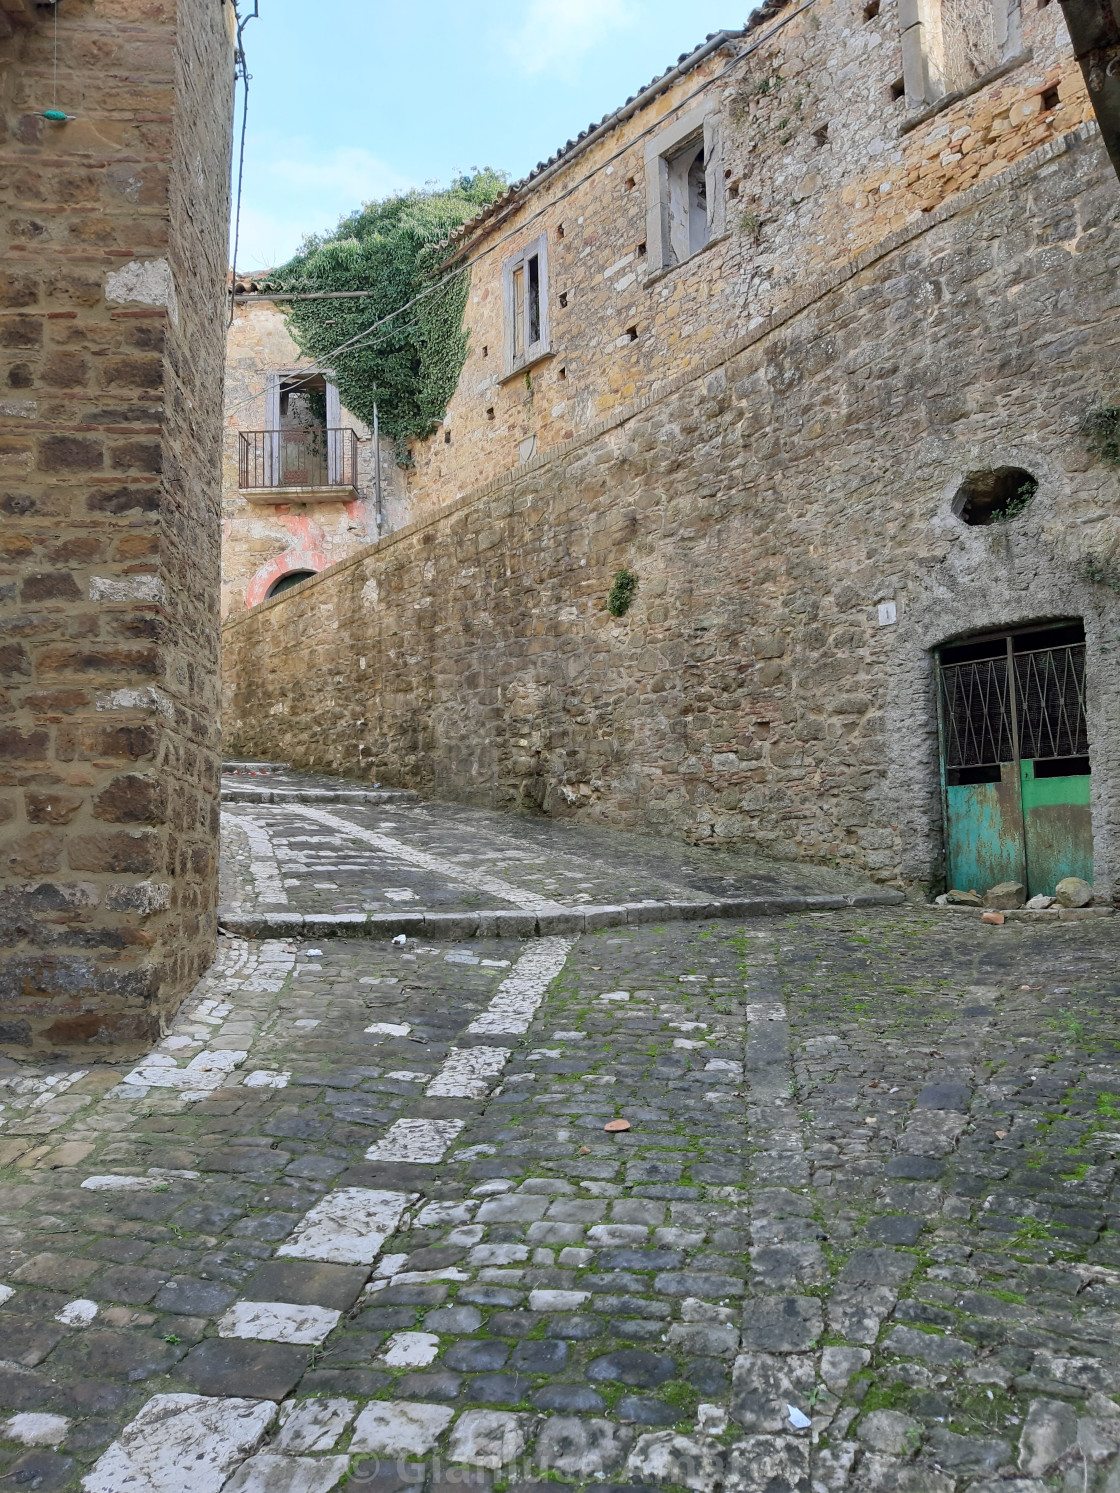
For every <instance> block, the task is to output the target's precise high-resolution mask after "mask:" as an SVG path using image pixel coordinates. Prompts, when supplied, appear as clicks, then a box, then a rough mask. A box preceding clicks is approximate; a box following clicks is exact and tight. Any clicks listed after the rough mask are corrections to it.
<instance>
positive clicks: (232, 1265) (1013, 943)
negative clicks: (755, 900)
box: [0, 908, 1120, 1493]
mask: <svg viewBox="0 0 1120 1493" xmlns="http://www.w3.org/2000/svg"><path fill="white" fill-rule="evenodd" d="M1118 955H1120V934H1118V931H1117V923H1116V921H1115V920H1111V921H1110V920H1102V921H1099V922H1095V923H1089V922H1082V923H1077V924H1051V925H1048V926H1046V927H1044V928H1039V927H1036V926H1028V925H1024V924H1021V923H1017V924H1016V923H1009V924H1007V925H1005V926H1004V927H989V926H985V925H982V924H979V923H974V922H972V921H971V920H968V921H965V920H958V919H946V918H944V917H939V916H938V915H937V913H936V912H935V911H934V910H926V909H914V908H905V909H899V910H882V909H867V910H859V909H847V910H844V911H840V912H812V913H806V914H801V915H798V916H796V917H788V918H771V919H763V920H758V921H755V922H752V923H749V924H739V925H736V924H734V923H729V922H723V921H721V922H715V921H712V920H707V919H704V920H697V921H692V922H677V923H666V924H664V925H656V924H650V925H641V926H637V927H633V928H629V927H628V928H625V929H618V930H601V931H598V932H593V933H585V934H583V935H579V936H576V935H569V936H566V937H557V938H555V939H553V940H548V941H546V942H545V943H542V942H536V941H532V942H525V941H521V940H518V939H514V938H506V939H498V938H495V939H484V940H476V941H474V942H473V943H471V944H470V945H469V946H466V945H464V946H463V947H462V948H452V949H448V947H447V946H446V945H440V944H433V943H427V942H425V941H424V940H413V939H411V938H410V939H408V941H407V942H406V943H405V944H404V945H403V946H400V945H397V946H394V945H392V944H390V943H388V942H385V943H378V942H376V941H374V940H363V941H344V940H338V941H335V942H332V943H331V944H330V945H324V946H322V949H321V952H320V951H319V946H318V945H311V944H309V943H307V942H294V941H293V942H288V941H282V940H274V941H264V942H259V943H247V942H245V941H242V940H238V939H223V940H222V951H221V956H220V959H219V962H218V964H217V965H216V966H215V968H214V969H213V970H212V971H211V973H210V974H209V975H208V976H207V978H206V980H204V981H203V983H202V985H201V987H200V988H199V990H198V991H197V992H196V994H195V996H194V997H193V998H192V1000H191V1001H190V1002H189V1003H188V1005H187V1006H186V1007H185V1008H184V1010H183V1012H182V1013H181V1014H180V1016H179V1018H177V1020H176V1022H175V1023H174V1026H173V1030H172V1031H171V1032H170V1033H169V1035H168V1036H167V1037H166V1038H164V1039H163V1040H162V1041H161V1043H160V1044H159V1046H158V1048H157V1049H156V1050H155V1051H154V1052H153V1053H152V1054H150V1055H149V1057H147V1058H146V1059H144V1060H143V1062H141V1063H138V1064H135V1065H133V1066H131V1067H127V1068H125V1067H122V1068H119V1069H114V1068H111V1067H109V1066H106V1065H101V1066H99V1065H91V1066H88V1067H87V1068H85V1069H75V1068H69V1067H67V1068H63V1067H53V1068H52V1067H31V1066H27V1067H22V1068H17V1066H16V1065H14V1064H10V1063H9V1064H5V1065H4V1066H3V1067H2V1068H0V1102H2V1103H3V1104H4V1106H5V1108H4V1109H3V1111H0V1164H2V1165H3V1168H4V1169H3V1172H2V1180H3V1191H2V1194H0V1197H2V1212H0V1478H3V1479H5V1480H6V1482H5V1485H10V1486H13V1487H20V1486H24V1485H27V1486H35V1487H38V1488H42V1489H60V1490H62V1489H66V1490H72V1489H77V1488H79V1487H82V1488H85V1489H86V1490H93V1493H145V1490H147V1489H153V1490H154V1489H156V1488H158V1489H159V1490H160V1493H166V1490H168V1489H179V1488H184V1489H190V1490H200V1493H202V1490H207V1489H211V1488H212V1489H215V1490H224V1493H228V1490H232V1489H253V1490H257V1489H259V1490H265V1493H283V1490H285V1489H304V1490H310V1493H315V1490H317V1489H320V1488H322V1489H328V1490H329V1489H331V1488H334V1487H338V1486H341V1485H342V1484H343V1482H344V1481H345V1480H347V1479H348V1481H347V1482H346V1486H355V1487H365V1486H369V1487H374V1486H376V1487H378V1488H383V1489H384V1490H385V1493H399V1490H403V1489H405V1488H414V1489H416V1493H424V1490H425V1489H427V1490H430V1493H437V1490H438V1493H444V1490H445V1489H447V1490H448V1493H449V1485H450V1484H455V1485H457V1486H458V1485H459V1484H462V1483H466V1484H468V1485H469V1486H477V1487H478V1488H480V1489H490V1488H496V1489H498V1490H499V1493H501V1490H503V1489H516V1490H517V1493H528V1490H529V1489H530V1488H532V1489H539V1490H541V1493H543V1486H544V1484H545V1483H556V1482H560V1483H563V1484H567V1485H569V1486H572V1487H573V1488H586V1489H588V1490H591V1489H595V1490H596V1493H605V1490H606V1489H608V1488H610V1489H615V1488H622V1487H631V1488H635V1487H641V1488H645V1487H665V1488H672V1489H680V1488H687V1489H690V1490H695V1493H720V1490H732V1493H755V1490H758V1493H784V1490H790V1493H792V1490H797V1493H842V1490H845V1489H849V1488H850V1489H852V1490H853V1493H880V1490H882V1493H887V1490H892V1493H893V1490H913V1493H919V1490H926V1489H929V1490H932V1493H1001V1490H1002V1493H1047V1490H1053V1493H1058V1490H1061V1493H1114V1489H1115V1488H1116V1487H1117V1486H1120V1332H1118V1331H1117V1328H1118V1326H1120V1188H1118V1185H1117V1176H1116V1168H1117V1163H1118V1158H1120V1023H1118V1021H1117V1004H1116V1002H1117V996H1118V995H1120V981H1118V976H1117V970H1118V968H1120V959H1118ZM511 1028H513V1029H512V1030H511ZM474 1052H480V1053H483V1054H485V1055H486V1056H485V1061H483V1060H482V1059H479V1061H478V1062H477V1063H475V1062H473V1061H468V1060H467V1058H465V1057H464V1054H466V1055H468V1057H469V1055H470V1054H471V1053H474ZM221 1055H228V1060H226V1059H225V1058H223V1060H222V1061H217V1059H218V1058H219V1057H220V1056H221ZM200 1059H201V1061H199V1060H200ZM192 1065H193V1066H192ZM188 1069H189V1070H190V1072H191V1074H192V1075H196V1076H192V1077H190V1078H189V1079H187V1080H185V1081H180V1082H177V1081H174V1080H173V1079H172V1078H171V1075H172V1074H173V1073H185V1072H187V1070H188ZM161 1072H162V1073H163V1074H164V1075H165V1078H164V1079H163V1081H159V1075H160V1074H161ZM608 1124H609V1125H611V1127H612V1128H611V1129H609V1130H608V1129H606V1128H605V1127H606V1126H607V1125H608ZM394 1134H396V1135H397V1136H398V1137H399V1140H398V1142H395V1143H392V1144H390V1143H389V1138H390V1137H391V1136H393V1135H394ZM312 1317H314V1318H315V1320H314V1322H312V1320H311V1318H312ZM253 1332H256V1333H257V1334H258V1335H257V1336H244V1335H241V1334H242V1333H250V1334H251V1333H253Z"/></svg>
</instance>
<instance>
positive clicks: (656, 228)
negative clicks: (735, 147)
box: [645, 99, 727, 276]
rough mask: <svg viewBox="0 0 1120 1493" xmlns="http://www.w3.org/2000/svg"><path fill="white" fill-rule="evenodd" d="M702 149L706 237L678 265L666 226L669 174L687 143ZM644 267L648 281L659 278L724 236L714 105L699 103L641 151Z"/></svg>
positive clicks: (719, 137)
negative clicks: (701, 144)
mask: <svg viewBox="0 0 1120 1493" xmlns="http://www.w3.org/2000/svg"><path fill="white" fill-rule="evenodd" d="M694 141H695V142H696V144H697V145H699V144H700V143H701V142H702V143H703V146H704V181H705V186H706V191H707V200H708V237H707V240H706V242H705V243H704V244H703V245H701V247H700V248H699V249H695V250H693V251H692V252H691V253H690V254H688V255H687V256H686V257H685V258H684V259H680V258H674V257H673V252H672V243H671V238H670V225H669V168H670V165H671V163H672V162H673V161H674V160H675V159H676V158H677V157H678V156H680V155H681V153H682V152H683V151H685V150H686V149H687V148H688V147H689V146H690V145H691V144H692V143H693V142H694ZM645 172H646V262H647V264H648V266H649V275H650V276H654V275H661V274H664V273H665V271H666V270H671V269H674V268H675V267H676V266H677V265H679V264H687V263H688V262H689V261H690V260H692V259H695V258H696V256H697V254H702V253H703V252H704V250H705V249H707V248H708V247H709V246H710V245H711V244H713V243H715V242H716V241H717V240H718V239H721V238H723V237H724V236H725V235H726V232H727V201H726V194H725V192H724V182H723V131H722V129H721V121H720V116H719V114H718V113H716V106H715V100H714V99H705V100H704V101H703V102H701V103H699V104H697V105H696V107H695V108H693V109H689V110H688V111H687V112H686V113H684V114H681V115H680V116H679V117H678V118H677V119H675V120H673V122H672V123H671V124H667V125H666V126H665V128H664V129H663V130H659V131H658V132H657V134H656V135H654V136H653V137H652V138H651V139H650V140H647V142H646V147H645Z"/></svg>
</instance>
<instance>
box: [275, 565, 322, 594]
mask: <svg viewBox="0 0 1120 1493" xmlns="http://www.w3.org/2000/svg"><path fill="white" fill-rule="evenodd" d="M314 574H315V571H314V570H289V571H288V573H287V574H286V575H282V576H281V577H280V579H279V580H278V581H273V583H272V585H271V586H269V588H268V592H267V594H266V599H267V597H268V596H279V595H280V593H281V592H282V591H290V590H291V589H292V587H293V586H298V585H299V583H300V581H309V580H310V579H311V577H312V576H313V575H314Z"/></svg>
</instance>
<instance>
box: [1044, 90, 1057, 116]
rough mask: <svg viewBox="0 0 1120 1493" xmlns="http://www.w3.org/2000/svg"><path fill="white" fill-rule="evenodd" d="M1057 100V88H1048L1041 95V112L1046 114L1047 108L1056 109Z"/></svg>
mask: <svg viewBox="0 0 1120 1493" xmlns="http://www.w3.org/2000/svg"><path fill="white" fill-rule="evenodd" d="M1059 102H1060V100H1059V98H1058V90H1057V89H1056V88H1048V89H1047V90H1046V92H1045V93H1044V94H1043V95H1042V112H1043V113H1044V114H1046V113H1048V112H1049V110H1051V109H1056V108H1057V107H1058V104H1059Z"/></svg>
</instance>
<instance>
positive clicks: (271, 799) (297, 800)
mask: <svg viewBox="0 0 1120 1493" xmlns="http://www.w3.org/2000/svg"><path fill="white" fill-rule="evenodd" d="M419 797H420V795H419V794H418V793H415V792H413V790H412V789H411V788H382V789H373V788H250V787H248V786H246V787H244V788H242V787H240V786H238V787H236V788H227V787H223V789H222V802H223V803H224V804H396V803H415V802H416V801H417V800H418V799H419Z"/></svg>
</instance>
